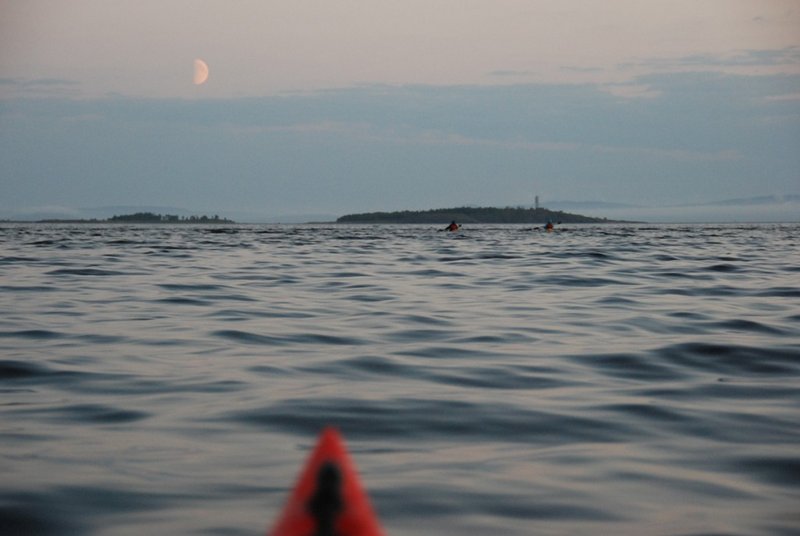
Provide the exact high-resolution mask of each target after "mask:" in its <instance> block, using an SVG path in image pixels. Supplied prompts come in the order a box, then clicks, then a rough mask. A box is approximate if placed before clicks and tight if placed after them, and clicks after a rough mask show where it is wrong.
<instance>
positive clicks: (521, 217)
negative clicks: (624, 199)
mask: <svg viewBox="0 0 800 536" xmlns="http://www.w3.org/2000/svg"><path fill="white" fill-rule="evenodd" d="M451 221H455V222H458V223H546V222H548V221H551V222H553V223H614V220H609V219H607V218H592V217H589V216H581V215H580V214H570V213H569V212H562V211H560V210H548V209H546V208H541V207H540V208H526V207H505V208H492V207H459V208H437V209H432V210H416V211H412V210H404V211H400V212H367V213H362V214H348V215H345V216H342V217H340V218H338V219H337V220H336V223H432V224H442V225H443V224H447V223H450V222H451Z"/></svg>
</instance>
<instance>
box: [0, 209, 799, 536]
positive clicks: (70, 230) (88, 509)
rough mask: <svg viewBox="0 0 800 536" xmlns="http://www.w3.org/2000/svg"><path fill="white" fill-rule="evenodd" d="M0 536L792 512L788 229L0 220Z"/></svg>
mask: <svg viewBox="0 0 800 536" xmlns="http://www.w3.org/2000/svg"><path fill="white" fill-rule="evenodd" d="M0 311H2V313H1V314H0V529H2V530H0V532H1V533H2V534H26V535H27V534H43V535H50V534H98V535H133V534H136V535H139V534H216V535H258V534H264V533H265V532H266V530H267V529H268V527H269V526H270V525H271V524H272V522H273V521H274V519H275V517H276V515H277V514H278V512H279V511H280V509H281V507H282V505H283V503H284V501H285V500H286V496H287V492H288V490H289V488H290V487H291V486H292V484H293V482H294V480H295V478H296V476H297V474H298V471H299V470H300V467H301V465H302V463H303V461H304V460H305V458H306V456H307V455H308V453H309V450H310V449H311V448H312V447H313V444H314V442H315V438H316V435H317V434H318V432H319V431H320V430H321V429H322V428H323V427H324V426H325V425H335V426H338V427H339V428H340V430H341V431H342V432H343V434H344V436H345V439H346V441H347V443H348V446H349V448H350V451H351V454H352V456H353V458H354V460H355V462H356V464H357V465H358V467H359V470H360V473H361V477H362V480H363V483H364V485H365V486H366V487H367V488H368V490H369V492H370V494H371V497H372V501H373V503H374V506H375V509H376V510H377V512H378V514H379V516H380V518H381V520H382V523H383V525H384V526H385V529H386V531H387V533H388V534H389V535H391V536H411V535H419V536H421V535H435V534H441V535H450V534H452V535H494V534H502V535H511V536H516V535H519V536H522V535H532V534H536V535H566V534H569V535H574V534H592V535H596V534H615V535H643V534H663V535H701V534H704V535H708V534H727V535H753V534H776V535H788V534H798V533H800V225H797V224H792V225H622V226H617V225H595V226H566V225H564V226H561V227H560V228H558V229H557V232H553V233H545V232H542V231H541V230H540V229H537V228H533V227H530V226H527V227H526V226H490V225H466V226H465V227H464V228H463V229H462V231H461V232H459V233H445V232H441V231H439V228H438V227H437V226H391V225H382V226H342V225H296V226H279V225H272V226H262V225H247V226H216V227H215V226H192V225H174V226H170V225H155V226H137V225H127V226H126V225H100V224H98V225H92V224H83V225H42V224H36V225H34V224H28V225H15V224H4V225H2V226H0Z"/></svg>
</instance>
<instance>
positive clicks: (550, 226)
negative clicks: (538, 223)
mask: <svg viewBox="0 0 800 536" xmlns="http://www.w3.org/2000/svg"><path fill="white" fill-rule="evenodd" d="M544 230H545V231H547V232H550V231H552V230H553V222H551V221H549V222H547V223H546V224H545V225H544Z"/></svg>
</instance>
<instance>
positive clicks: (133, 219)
mask: <svg viewBox="0 0 800 536" xmlns="http://www.w3.org/2000/svg"><path fill="white" fill-rule="evenodd" d="M39 223H202V224H219V223H236V222H235V221H232V220H229V219H227V218H220V217H219V216H217V215H214V216H205V215H203V216H176V215H174V214H164V215H162V214H154V213H152V212H136V213H135V214H122V215H120V216H112V217H110V218H108V219H105V220H99V219H89V220H87V219H75V220H65V219H48V220H39Z"/></svg>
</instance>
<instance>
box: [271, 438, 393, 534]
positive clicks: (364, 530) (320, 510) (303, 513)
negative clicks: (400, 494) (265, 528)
mask: <svg viewBox="0 0 800 536" xmlns="http://www.w3.org/2000/svg"><path fill="white" fill-rule="evenodd" d="M269 536H383V530H382V529H381V527H380V525H379V524H378V518H377V516H376V515H375V512H374V511H373V509H372V505H371V504H370V502H369V497H367V494H366V492H365V491H364V489H363V487H362V486H361V482H360V480H359V478H358V473H357V472H356V467H355V465H354V464H353V461H352V460H351V459H350V456H349V455H348V454H347V448H346V447H345V444H344V440H343V439H342V437H341V435H340V434H339V432H338V431H337V430H336V429H335V428H325V429H324V430H323V431H322V433H321V434H320V437H319V441H318V442H317V446H316V448H315V449H314V451H313V452H312V453H311V456H310V457H309V458H308V460H307V461H306V465H305V467H304V469H303V470H302V472H301V474H300V478H299V479H298V481H297V484H296V485H295V488H294V490H293V491H292V493H291V495H290V496H289V500H288V502H287V503H286V506H285V507H284V509H283V512H282V513H281V516H280V518H278V522H277V523H275V525H274V527H273V528H272V531H270V533H269Z"/></svg>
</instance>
